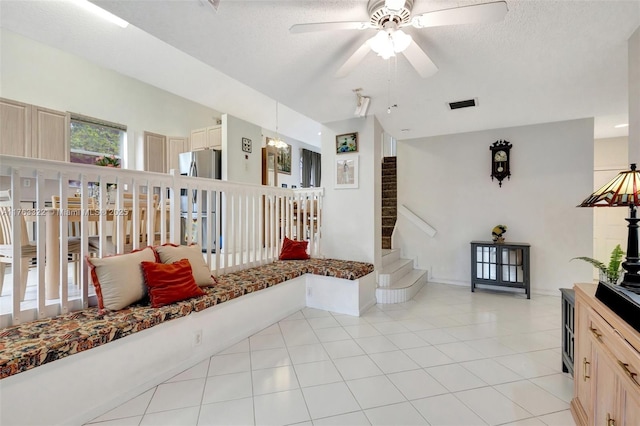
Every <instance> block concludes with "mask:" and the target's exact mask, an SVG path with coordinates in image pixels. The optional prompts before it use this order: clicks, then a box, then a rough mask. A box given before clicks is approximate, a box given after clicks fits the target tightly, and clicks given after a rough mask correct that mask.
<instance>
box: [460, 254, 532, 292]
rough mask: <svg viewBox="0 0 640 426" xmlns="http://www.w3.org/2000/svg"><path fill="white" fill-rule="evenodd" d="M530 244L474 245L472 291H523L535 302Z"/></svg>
mask: <svg viewBox="0 0 640 426" xmlns="http://www.w3.org/2000/svg"><path fill="white" fill-rule="evenodd" d="M529 248H530V245H529V244H526V243H502V244H498V243H493V242H491V241H471V291H475V289H476V286H477V285H489V286H499V287H513V288H521V289H523V290H524V291H525V293H526V295H527V299H530V298H531V288H530V287H531V282H530V279H529V265H530V263H529Z"/></svg>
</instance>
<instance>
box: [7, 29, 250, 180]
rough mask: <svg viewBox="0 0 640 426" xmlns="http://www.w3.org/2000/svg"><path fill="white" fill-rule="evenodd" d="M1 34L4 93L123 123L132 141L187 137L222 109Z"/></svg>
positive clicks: (131, 158)
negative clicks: (151, 135) (142, 137)
mask: <svg viewBox="0 0 640 426" xmlns="http://www.w3.org/2000/svg"><path fill="white" fill-rule="evenodd" d="M0 35H1V37H0V43H1V44H0V48H1V49H0V50H1V51H2V63H1V65H0V66H1V68H0V96H1V97H4V98H9V99H14V100H17V101H21V102H26V103H29V104H34V105H39V106H43V107H46V108H51V109H55V110H59V111H70V112H74V113H79V114H83V115H87V116H91V117H96V118H100V119H103V120H107V121H112V122H116V123H121V124H125V125H126V126H127V139H128V141H129V142H130V143H134V141H136V140H139V139H140V138H138V136H139V135H142V132H144V131H149V132H153V133H159V134H164V135H167V136H189V134H190V132H191V130H192V129H197V128H201V127H205V126H210V125H214V124H216V122H217V120H218V119H219V117H220V113H219V112H218V111H215V110H213V109H211V108H207V107H205V106H203V105H200V104H197V103H195V102H192V101H189V100H187V99H185V98H182V97H179V96H176V95H173V94H171V93H169V92H166V91H164V90H160V89H158V88H156V87H154V86H151V85H149V84H146V83H144V82H142V81H140V80H136V79H133V78H130V77H127V76H125V75H122V74H119V73H117V72H114V71H111V70H109V69H106V68H103V67H100V66H98V65H95V64H93V63H91V62H89V61H87V60H85V59H82V58H80V57H78V56H75V55H72V54H69V53H66V52H64V51H61V50H58V49H54V48H51V47H49V46H46V45H44V44H41V43H38V42H35V41H33V40H30V39H28V38H25V37H22V36H20V35H17V34H15V33H13V32H10V31H7V30H4V29H2V30H1V33H0ZM158 72H162V70H158ZM255 143H256V144H257V145H259V144H260V142H259V139H257V140H256V142H255ZM129 151H130V155H129V156H128V158H127V159H126V160H127V161H126V164H127V165H128V167H129V168H134V167H133V165H135V164H136V159H135V151H136V149H130V150H129Z"/></svg>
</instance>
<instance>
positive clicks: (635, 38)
mask: <svg viewBox="0 0 640 426" xmlns="http://www.w3.org/2000/svg"><path fill="white" fill-rule="evenodd" d="M629 162H630V163H637V164H638V165H639V166H640V27H638V28H637V29H636V31H635V32H634V33H633V35H632V36H631V37H630V38H629Z"/></svg>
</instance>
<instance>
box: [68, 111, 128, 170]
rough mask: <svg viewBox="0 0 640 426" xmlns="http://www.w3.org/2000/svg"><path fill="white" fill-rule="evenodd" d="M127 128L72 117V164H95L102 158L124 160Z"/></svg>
mask: <svg viewBox="0 0 640 426" xmlns="http://www.w3.org/2000/svg"><path fill="white" fill-rule="evenodd" d="M125 135H126V128H123V127H120V126H115V125H114V126H111V125H108V124H98V123H97V120H96V122H89V121H85V120H81V119H77V118H74V117H73V116H72V117H71V132H70V139H71V140H70V145H71V162H72V163H83V164H95V163H96V160H97V159H98V158H99V157H102V156H115V157H116V158H122V146H123V141H124V137H125Z"/></svg>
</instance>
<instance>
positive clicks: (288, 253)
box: [280, 237, 309, 260]
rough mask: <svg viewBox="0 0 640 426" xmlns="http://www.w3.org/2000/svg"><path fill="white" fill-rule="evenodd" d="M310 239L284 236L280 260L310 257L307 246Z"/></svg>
mask: <svg viewBox="0 0 640 426" xmlns="http://www.w3.org/2000/svg"><path fill="white" fill-rule="evenodd" d="M308 245H309V241H294V240H290V239H289V238H287V237H284V241H283V242H282V250H280V260H304V259H309V255H308V254H307V246H308Z"/></svg>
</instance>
